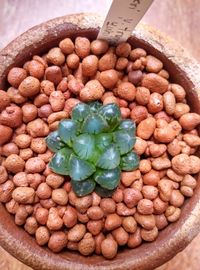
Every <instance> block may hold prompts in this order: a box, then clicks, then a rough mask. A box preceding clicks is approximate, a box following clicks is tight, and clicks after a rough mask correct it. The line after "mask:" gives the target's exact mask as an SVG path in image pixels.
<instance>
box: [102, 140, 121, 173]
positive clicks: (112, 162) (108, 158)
mask: <svg viewBox="0 0 200 270" xmlns="http://www.w3.org/2000/svg"><path fill="white" fill-rule="evenodd" d="M119 163H120V152H119V150H118V149H117V147H116V146H115V145H114V144H111V145H110V146H109V147H108V148H107V149H106V150H105V152H104V153H103V154H102V155H101V156H100V158H99V160H98V161H97V166H98V167H99V168H101V169H106V170H107V169H114V168H116V167H117V166H118V165H119Z"/></svg>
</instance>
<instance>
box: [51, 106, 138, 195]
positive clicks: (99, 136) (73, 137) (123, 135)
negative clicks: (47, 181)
mask: <svg viewBox="0 0 200 270" xmlns="http://www.w3.org/2000/svg"><path fill="white" fill-rule="evenodd" d="M135 140H136V139H135V123H134V122H133V121H132V120H128V119H126V120H123V119H122V118H121V112H120V109H119V107H118V106H117V105H116V104H114V103H111V104H107V105H104V106H103V105H102V104H100V103H99V102H93V103H90V104H85V103H79V104H77V105H76V106H75V107H74V109H73V110H72V114H71V119H65V120H62V121H60V123H59V127H58V130H56V131H54V132H52V133H50V134H49V135H48V137H47V138H46V143H47V145H48V147H49V149H50V150H51V151H53V152H55V154H54V156H53V157H52V159H51V161H50V163H49V167H50V168H51V170H52V171H54V172H55V173H57V174H61V175H69V176H70V177H71V184H72V188H73V190H74V192H75V193H76V194H77V195H78V196H85V195H87V194H89V193H91V192H93V191H94V190H95V192H97V193H98V194H99V195H100V196H102V197H109V196H111V195H112V193H113V191H114V190H115V189H116V187H117V186H118V184H119V182H120V175H121V171H132V170H135V169H136V168H137V167H138V164H139V157H138V155H137V154H136V153H135V152H134V151H133V146H134V144H135Z"/></svg>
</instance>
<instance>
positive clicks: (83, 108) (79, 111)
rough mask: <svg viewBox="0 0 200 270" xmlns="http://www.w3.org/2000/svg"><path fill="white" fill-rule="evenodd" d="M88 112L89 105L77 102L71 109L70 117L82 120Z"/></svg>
mask: <svg viewBox="0 0 200 270" xmlns="http://www.w3.org/2000/svg"><path fill="white" fill-rule="evenodd" d="M89 114H90V106H89V105H87V104H85V103H78V104H77V105H76V106H75V107H74V109H73V110H72V119H73V120H76V121H79V122H82V121H83V120H84V119H85V118H86V117H87V116H88V115H89Z"/></svg>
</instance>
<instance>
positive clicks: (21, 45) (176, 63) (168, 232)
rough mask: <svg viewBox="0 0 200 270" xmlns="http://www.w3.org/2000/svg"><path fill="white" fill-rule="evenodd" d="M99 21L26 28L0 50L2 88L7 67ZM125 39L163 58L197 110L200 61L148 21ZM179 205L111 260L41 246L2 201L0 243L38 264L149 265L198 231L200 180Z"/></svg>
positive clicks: (92, 31) (78, 269) (91, 33)
mask: <svg viewBox="0 0 200 270" xmlns="http://www.w3.org/2000/svg"><path fill="white" fill-rule="evenodd" d="M100 25H101V18H100V17H98V16H97V15H92V14H78V15H71V16H65V17H61V18H56V19H54V20H51V21H48V22H46V23H43V24H41V25H39V26H36V27H34V28H32V29H30V30H28V31H27V32H26V33H24V34H23V35H21V36H20V37H18V38H17V39H16V40H14V41H13V42H11V43H10V44H9V45H8V46H7V47H6V48H5V49H3V50H2V51H1V52H0V88H2V89H6V81H5V78H6V75H7V73H8V71H9V70H10V68H11V67H13V66H20V65H22V64H23V63H24V62H25V61H26V60H28V59H29V58H30V57H31V56H32V55H34V54H39V53H43V52H45V51H47V50H48V49H49V48H51V47H53V46H55V45H57V44H58V42H59V41H60V40H61V39H63V38H65V37H71V38H75V37H76V36H86V37H88V38H90V39H91V40H92V39H95V38H96V36H97V33H98V30H99V26H100ZM129 42H130V43H131V44H132V45H134V46H138V47H142V48H144V49H145V50H147V51H148V53H151V54H153V55H155V56H157V57H158V58H159V59H161V61H162V62H163V63H164V65H165V68H166V69H167V70H168V71H169V72H170V75H171V79H172V80H173V81H174V82H177V83H179V84H181V85H182V86H183V87H184V88H185V90H186V91H187V100H188V103H189V104H190V106H191V108H192V111H194V112H197V113H200V76H199V74H200V66H199V65H198V64H197V62H196V61H195V60H194V59H192V58H191V57H189V56H188V55H187V54H186V52H185V51H184V50H183V49H182V48H181V47H180V46H179V45H177V44H176V43H175V42H174V41H172V40H171V39H170V38H168V37H166V36H165V35H163V34H161V33H160V32H158V31H157V30H155V29H152V28H151V27H149V26H144V25H140V26H139V27H138V28H137V30H136V31H135V32H134V34H133V36H131V37H130V38H129ZM182 210H183V211H182V215H181V218H180V220H179V221H178V222H176V223H174V224H171V225H169V226H168V227H167V228H166V229H164V230H163V231H161V233H160V234H159V237H158V238H157V240H156V241H154V242H152V243H145V244H142V245H141V246H140V247H138V248H136V249H132V250H131V249H123V250H121V251H120V252H119V253H118V255H117V257H116V258H115V259H114V260H112V261H109V260H105V259H104V258H103V257H101V256H96V255H93V256H90V257H88V258H85V257H83V256H81V255H79V254H78V253H74V252H70V251H65V252H62V253H60V254H53V253H52V252H51V251H50V250H48V249H47V248H41V247H39V246H38V245H37V244H36V242H35V240H34V238H33V237H31V236H29V235H28V234H27V233H26V232H25V231H24V230H23V229H22V228H20V227H17V226H16V225H15V224H14V220H13V217H11V215H10V214H9V213H8V212H7V211H6V210H5V208H4V206H3V205H0V244H1V246H2V247H3V248H4V249H5V250H7V251H8V252H9V253H10V254H12V255H13V256H15V257H16V258H17V259H19V260H20V261H22V262H24V263H25V264H27V265H29V266H31V267H33V268H34V269H39V270H42V269H49V270H50V269H52V270H55V269H56V270H84V269H85V270H86V269H87V270H89V269H95V270H100V269H101V270H106V269H108V270H120V269H121V270H122V269H123V270H130V269H137V270H145V269H148V270H151V269H154V268H155V267H157V266H159V265H161V264H163V263H165V262H166V261H167V260H169V259H171V258H172V257H173V256H174V255H175V254H176V253H178V252H180V251H181V250H182V249H184V248H185V247H186V246H187V245H188V244H189V243H190V241H191V240H192V239H193V238H194V237H195V236H196V235H197V233H198V231H199V228H200V218H199V217H200V182H199V183H198V185H197V187H196V189H195V193H194V196H193V197H192V198H191V199H189V200H188V201H186V202H185V204H184V206H183V207H182Z"/></svg>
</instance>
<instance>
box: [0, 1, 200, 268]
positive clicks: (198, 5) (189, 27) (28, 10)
mask: <svg viewBox="0 0 200 270" xmlns="http://www.w3.org/2000/svg"><path fill="white" fill-rule="evenodd" d="M111 2H112V1H111V0H0V49H1V48H3V47H4V46H5V45H6V44H7V43H8V42H10V41H11V40H12V39H13V38H15V37H16V36H18V35H19V34H21V33H23V32H24V31H25V30H27V29H28V28H30V27H32V26H34V25H36V24H38V23H41V22H43V21H46V20H49V19H52V18H54V17H58V16H62V15H66V14H70V13H77V12H99V13H100V14H104V15H106V13H107V11H108V9H109V6H110V4H111ZM143 21H144V22H147V23H150V24H151V25H153V26H155V27H157V28H159V29H160V30H162V31H163V32H165V33H167V34H169V35H170V36H172V37H173V38H175V39H176V40H177V41H178V42H179V43H180V44H182V46H184V47H185V48H187V49H188V51H189V52H190V53H191V55H193V56H194V57H195V58H196V59H197V60H199V62H200V0H162V1H161V0H155V1H154V3H153V5H152V6H151V8H150V9H149V11H148V12H147V14H146V15H145V17H144V18H143ZM199 252H200V235H199V236H198V237H197V238H196V239H195V240H193V242H192V243H191V244H190V245H189V246H188V247H187V248H186V249H185V250H184V251H183V252H181V253H180V254H178V255H177V256H176V257H175V258H174V259H173V260H171V261H170V262H168V263H167V264H165V265H163V266H161V267H159V268H158V269H157V270H199V269H200V266H199V265H200V256H199ZM0 269H1V270H30V268H29V267H27V266H25V265H23V264H22V263H20V262H18V261H17V260H16V259H14V258H13V257H11V256H10V255H9V254H8V253H6V252H5V251H4V250H3V249H2V248H1V247H0Z"/></svg>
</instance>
